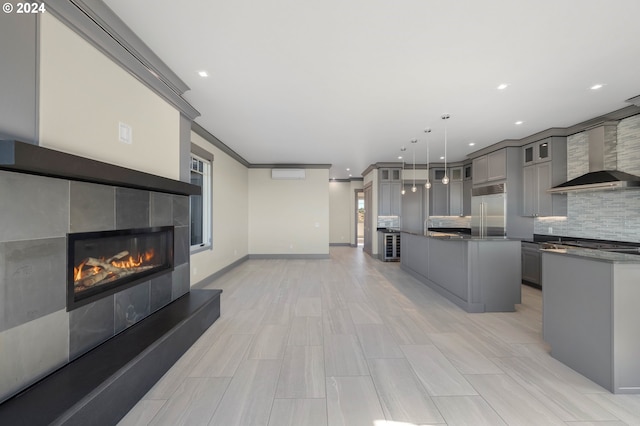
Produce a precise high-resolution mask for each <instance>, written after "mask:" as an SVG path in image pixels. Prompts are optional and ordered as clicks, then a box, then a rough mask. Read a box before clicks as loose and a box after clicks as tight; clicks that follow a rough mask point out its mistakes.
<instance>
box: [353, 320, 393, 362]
mask: <svg viewBox="0 0 640 426" xmlns="http://www.w3.org/2000/svg"><path fill="white" fill-rule="evenodd" d="M356 332H357V334H358V339H359V340H360V344H361V345H362V350H363V352H364V356H365V358H404V355H403V353H402V351H401V350H400V347H399V346H398V345H397V344H396V342H395V341H394V340H393V336H392V335H391V333H389V330H387V327H385V326H384V325H382V324H357V325H356Z"/></svg>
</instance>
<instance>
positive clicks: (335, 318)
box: [322, 309, 356, 334]
mask: <svg viewBox="0 0 640 426" xmlns="http://www.w3.org/2000/svg"><path fill="white" fill-rule="evenodd" d="M322 325H323V330H324V333H325V334H356V327H355V325H354V324H353V320H352V319H351V313H350V312H349V310H348V309H332V310H327V311H324V312H323V315H322Z"/></svg>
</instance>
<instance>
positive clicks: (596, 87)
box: [590, 84, 604, 90]
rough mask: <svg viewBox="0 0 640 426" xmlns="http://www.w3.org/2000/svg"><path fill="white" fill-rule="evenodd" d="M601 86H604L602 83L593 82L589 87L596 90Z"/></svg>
mask: <svg viewBox="0 0 640 426" xmlns="http://www.w3.org/2000/svg"><path fill="white" fill-rule="evenodd" d="M602 86H604V84H594V85H593V86H591V87H590V89H591V90H598V89H602Z"/></svg>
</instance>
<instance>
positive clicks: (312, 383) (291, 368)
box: [276, 346, 325, 398]
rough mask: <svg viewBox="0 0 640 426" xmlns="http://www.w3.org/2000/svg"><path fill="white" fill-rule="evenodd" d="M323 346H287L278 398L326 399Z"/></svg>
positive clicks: (279, 381) (277, 393)
mask: <svg viewBox="0 0 640 426" xmlns="http://www.w3.org/2000/svg"><path fill="white" fill-rule="evenodd" d="M324 397H325V374H324V352H323V348H322V346H287V350H286V353H285V356H284V361H283V363H282V370H281V371H280V378H279V380H278V387H277V390H276V398H324Z"/></svg>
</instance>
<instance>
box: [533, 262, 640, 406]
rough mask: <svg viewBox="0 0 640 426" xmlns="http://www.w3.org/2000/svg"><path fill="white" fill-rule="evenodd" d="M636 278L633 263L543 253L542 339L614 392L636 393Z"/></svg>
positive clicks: (639, 380) (639, 267) (637, 266)
mask: <svg viewBox="0 0 640 426" xmlns="http://www.w3.org/2000/svg"><path fill="white" fill-rule="evenodd" d="M631 257H633V258H635V257H637V256H631ZM638 276H640V262H638V261H635V260H611V261H607V260H606V259H602V260H600V259H598V258H597V257H589V255H588V254H585V255H580V254H579V253H578V254H570V253H561V252H559V251H558V252H554V251H550V250H546V251H543V252H542V285H543V286H544V290H543V292H542V305H543V306H544V309H543V312H542V335H543V338H544V340H545V341H546V342H547V343H548V344H549V346H550V347H551V352H550V353H551V356H552V357H554V358H556V359H557V360H559V361H560V362H562V363H564V364H566V365H567V366H569V367H571V368H572V369H573V370H575V371H577V372H578V373H580V374H582V375H584V376H585V377H587V378H588V379H591V380H592V381H594V382H595V383H597V384H599V385H600V386H602V387H604V388H605V389H607V390H608V391H610V392H613V393H626V394H629V393H635V394H638V393H640V363H638V354H639V353H640V333H638V300H640V286H638Z"/></svg>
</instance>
